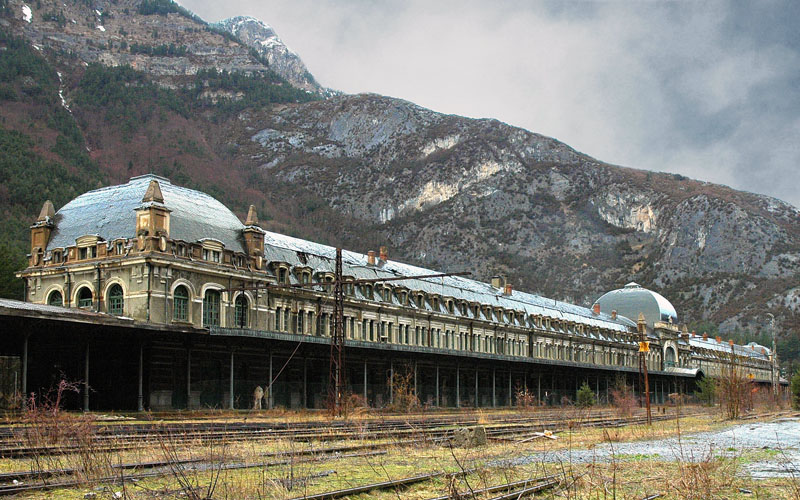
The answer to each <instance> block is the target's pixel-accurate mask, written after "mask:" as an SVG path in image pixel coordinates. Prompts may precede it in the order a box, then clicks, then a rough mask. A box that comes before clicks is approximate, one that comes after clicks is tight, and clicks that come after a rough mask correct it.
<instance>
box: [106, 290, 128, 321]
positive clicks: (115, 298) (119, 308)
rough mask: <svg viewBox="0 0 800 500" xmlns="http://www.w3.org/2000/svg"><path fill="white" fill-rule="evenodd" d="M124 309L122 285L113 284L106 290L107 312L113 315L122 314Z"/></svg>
mask: <svg viewBox="0 0 800 500" xmlns="http://www.w3.org/2000/svg"><path fill="white" fill-rule="evenodd" d="M124 309H125V299H124V298H123V297H122V287H121V286H119V285H118V284H114V285H112V286H111V288H110V289H109V290H108V312H109V313H110V314H113V315H115V316H122V314H123V310H124Z"/></svg>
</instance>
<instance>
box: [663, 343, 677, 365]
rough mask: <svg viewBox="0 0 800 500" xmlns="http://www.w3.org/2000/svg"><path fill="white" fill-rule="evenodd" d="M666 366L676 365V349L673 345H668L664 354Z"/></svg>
mask: <svg viewBox="0 0 800 500" xmlns="http://www.w3.org/2000/svg"><path fill="white" fill-rule="evenodd" d="M664 366H675V349H673V348H672V346H669V347H667V351H666V352H665V354H664Z"/></svg>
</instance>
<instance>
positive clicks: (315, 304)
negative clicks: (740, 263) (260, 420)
mask: <svg viewBox="0 0 800 500" xmlns="http://www.w3.org/2000/svg"><path fill="white" fill-rule="evenodd" d="M334 257H335V249H334V248H331V247H328V246H324V245H320V244H317V243H313V242H309V241H305V240H301V239H297V238H293V237H289V236H284V235H281V234H276V233H271V232H267V231H264V230H263V229H261V228H260V227H259V221H258V218H257V214H256V212H255V209H254V208H253V207H251V208H250V211H249V213H248V215H247V219H246V220H245V221H244V223H242V222H241V221H240V220H239V219H238V218H237V217H236V215H234V214H233V213H232V212H231V211H230V210H229V209H228V208H226V207H225V206H224V205H223V204H221V203H220V202H219V201H217V200H215V199H213V198H212V197H210V196H208V195H206V194H204V193H201V192H198V191H194V190H191V189H186V188H183V187H179V186H176V185H173V184H172V183H170V181H169V180H167V179H164V178H162V177H157V176H154V175H146V176H141V177H135V178H132V179H130V181H129V182H127V183H126V184H122V185H118V186H110V187H106V188H102V189H98V190H95V191H91V192H88V193H85V194H83V195H80V196H78V197H77V198H75V199H74V200H72V201H71V202H69V203H67V204H66V205H65V206H63V207H61V208H60V210H58V211H56V210H55V207H54V206H53V205H52V203H50V202H49V201H48V202H46V203H45V204H44V206H43V208H42V211H41V213H40V215H39V217H38V220H37V221H36V223H35V224H34V225H33V226H32V227H31V253H30V260H29V265H28V267H27V268H26V269H25V270H22V271H20V272H19V274H18V276H19V277H20V278H21V279H23V280H24V282H25V298H26V299H25V301H24V302H20V301H11V300H0V327H2V331H3V335H2V336H0V349H2V350H1V351H0V355H2V356H5V357H9V358H12V359H15V360H17V363H16V364H15V366H18V367H19V368H18V373H19V377H18V379H19V380H18V383H17V387H18V391H19V392H21V393H22V394H27V395H30V394H31V393H35V394H44V393H46V392H47V391H48V390H49V389H50V388H52V387H54V386H55V385H56V384H57V382H58V380H60V379H62V378H65V379H67V380H71V381H80V383H81V385H80V387H81V389H80V393H70V394H68V395H66V403H67V406H68V407H71V408H74V409H80V408H83V409H90V410H108V409H118V410H136V409H140V410H141V409H151V410H164V409H180V408H207V407H208V408H213V407H218V408H226V407H231V408H248V407H251V406H252V405H253V393H254V389H255V388H256V387H258V386H260V387H263V388H265V389H266V392H265V403H264V405H265V407H286V408H303V407H306V408H321V407H324V406H325V398H326V394H327V384H328V375H329V374H328V368H329V361H328V360H329V355H330V335H331V331H332V328H333V316H332V314H333V295H332V287H331V286H330V283H331V282H333V280H334ZM430 274H433V271H430V270H427V269H422V268H419V267H415V266H411V265H407V264H403V263H400V262H396V261H393V260H391V259H390V258H389V256H388V255H387V251H386V249H385V248H382V249H381V250H380V251H379V252H377V253H376V252H368V253H367V254H366V255H364V254H360V253H355V252H349V251H345V252H344V253H343V277H344V279H345V281H347V280H351V281H352V280H355V279H384V278H398V277H404V276H420V275H430ZM314 283H319V284H317V285H314ZM293 284H308V285H309V286H307V287H288V286H286V287H276V286H274V285H293ZM269 285H273V286H269ZM344 292H345V298H344V324H343V326H344V335H345V345H346V347H347V356H346V370H347V377H346V379H347V384H348V390H349V391H351V392H352V393H354V394H357V395H361V396H363V398H364V399H365V400H366V401H367V402H369V404H371V405H375V406H383V405H387V404H389V403H390V402H391V401H392V398H393V394H394V384H395V382H394V381H395V380H397V374H403V375H404V377H405V381H406V383H407V384H408V385H413V390H414V391H415V393H416V394H417V396H418V397H419V399H420V401H421V402H422V403H423V404H427V405H431V406H447V407H454V406H486V407H491V406H508V405H513V404H515V403H516V401H517V398H518V397H519V396H520V394H525V395H526V396H528V397H534V398H535V399H536V400H537V401H539V402H541V403H543V404H560V403H562V401H563V400H565V399H566V398H569V399H572V400H574V398H575V394H576V391H577V389H578V387H579V386H580V385H581V384H583V383H584V382H587V383H588V384H589V386H590V387H591V388H592V389H593V390H595V391H596V394H597V396H598V398H599V399H600V400H601V401H602V400H606V399H607V398H608V395H609V390H610V389H611V388H613V386H614V384H615V380H617V377H620V376H622V377H625V378H626V379H627V382H628V383H629V384H633V385H634V386H637V379H638V372H639V370H638V367H639V356H640V355H639V348H640V344H639V340H640V335H642V334H644V335H645V337H646V339H647V340H648V341H649V352H647V353H646V363H647V367H648V371H649V374H650V388H651V397H652V399H653V401H655V402H662V401H664V400H665V398H666V397H667V395H668V394H670V393H672V392H676V391H688V390H690V389H691V388H692V387H693V385H694V382H695V380H696V379H697V378H699V377H704V376H712V377H714V376H720V375H721V374H723V373H724V372H723V371H724V370H725V369H726V367H729V366H730V365H731V363H735V364H736V366H738V367H741V369H742V370H743V371H744V372H746V373H747V374H748V376H749V377H750V378H751V380H754V381H755V382H757V383H770V381H771V380H772V378H771V377H772V371H771V367H772V364H771V356H772V353H771V352H770V351H769V350H768V349H766V348H764V347H762V346H758V345H747V346H741V345H734V344H732V343H729V342H725V341H722V340H721V339H720V338H708V337H706V336H698V335H695V334H692V333H690V332H688V331H687V330H686V328H685V327H683V328H680V327H679V326H678V315H677V313H676V311H675V309H674V307H673V306H672V305H671V304H670V303H669V301H667V300H666V299H665V298H664V297H662V296H661V295H659V294H658V293H655V292H653V291H649V290H646V289H644V288H642V287H640V286H639V285H637V284H635V283H631V284H629V285H627V286H625V287H624V288H622V289H620V290H614V291H611V292H609V293H607V294H605V295H603V296H602V297H600V298H599V299H598V300H597V302H596V303H595V304H594V306H593V307H592V308H591V309H589V308H584V307H579V306H575V305H571V304H567V303H563V302H558V301H554V300H552V299H546V298H543V297H540V296H537V295H533V294H530V293H525V292H520V291H517V290H514V289H513V288H512V287H511V286H510V285H509V284H507V283H505V280H504V279H503V278H502V277H498V278H494V279H492V282H491V283H482V282H479V281H475V280H471V279H467V278H464V277H458V276H448V277H442V278H422V279H419V278H415V279H405V280H398V281H390V282H376V283H366V284H365V283H362V284H350V285H347V284H345V287H344ZM271 381H272V383H270V382H271ZM637 387H638V386H637Z"/></svg>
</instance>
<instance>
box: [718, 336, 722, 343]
mask: <svg viewBox="0 0 800 500" xmlns="http://www.w3.org/2000/svg"><path fill="white" fill-rule="evenodd" d="M721 343H722V337H720V336H719V335H717V344H721Z"/></svg>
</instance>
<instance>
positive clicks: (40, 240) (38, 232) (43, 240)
mask: <svg viewBox="0 0 800 500" xmlns="http://www.w3.org/2000/svg"><path fill="white" fill-rule="evenodd" d="M55 215H56V210H55V207H53V203H52V202H51V201H50V200H47V201H45V202H44V205H42V210H41V212H39V218H38V219H36V223H35V224H34V225H32V226H31V257H30V263H29V265H30V266H39V265H41V264H42V258H43V257H44V250H45V248H47V243H48V242H49V241H50V233H51V232H52V231H53V228H54V227H55V221H54V220H53V218H54V217H55Z"/></svg>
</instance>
